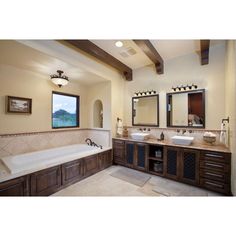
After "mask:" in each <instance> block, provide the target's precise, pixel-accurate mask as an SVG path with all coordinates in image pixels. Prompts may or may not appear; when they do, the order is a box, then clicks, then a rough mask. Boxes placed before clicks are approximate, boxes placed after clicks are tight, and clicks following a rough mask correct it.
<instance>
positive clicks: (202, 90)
mask: <svg viewBox="0 0 236 236" xmlns="http://www.w3.org/2000/svg"><path fill="white" fill-rule="evenodd" d="M180 93H188V94H194V93H202V109H203V125H202V126H190V125H188V126H178V125H171V124H170V115H171V111H169V109H168V106H169V104H170V102H171V99H172V95H174V94H180ZM166 118H167V127H176V128H194V129H204V128H205V123H206V115H205V89H197V90H189V91H180V92H173V93H167V94H166Z"/></svg>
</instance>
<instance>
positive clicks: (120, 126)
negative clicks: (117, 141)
mask: <svg viewBox="0 0 236 236" xmlns="http://www.w3.org/2000/svg"><path fill="white" fill-rule="evenodd" d="M116 128H117V130H116V134H117V135H122V133H123V123H122V120H121V119H119V120H118V121H117V124H116Z"/></svg>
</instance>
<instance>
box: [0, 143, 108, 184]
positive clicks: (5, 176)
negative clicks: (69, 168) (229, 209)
mask: <svg viewBox="0 0 236 236" xmlns="http://www.w3.org/2000/svg"><path fill="white" fill-rule="evenodd" d="M111 149H112V148H111V147H104V148H103V149H100V150H98V151H97V153H101V152H105V151H108V150H111ZM42 151H43V150H42ZM84 157H86V156H84V155H81V156H78V157H69V158H68V157H65V158H64V160H57V161H55V162H54V163H52V164H44V163H41V164H40V166H38V167H36V168H32V169H27V170H24V171H21V172H18V173H15V174H12V173H11V172H10V171H9V169H8V168H7V167H6V166H5V165H4V163H3V161H2V160H1V158H0V183H2V182H5V181H7V180H11V179H15V178H18V177H21V176H25V175H28V174H32V173H34V172H37V171H40V170H44V169H47V168H51V167H54V166H58V165H62V164H64V163H67V162H70V161H73V160H77V159H80V158H84Z"/></svg>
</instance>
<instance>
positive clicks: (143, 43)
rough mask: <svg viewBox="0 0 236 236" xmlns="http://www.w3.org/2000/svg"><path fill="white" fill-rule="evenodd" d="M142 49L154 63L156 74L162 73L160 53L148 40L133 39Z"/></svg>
mask: <svg viewBox="0 0 236 236" xmlns="http://www.w3.org/2000/svg"><path fill="white" fill-rule="evenodd" d="M133 41H134V42H135V43H136V44H137V45H138V46H139V47H140V48H141V49H142V51H143V52H144V53H145V54H146V55H147V56H148V57H149V59H150V60H151V61H152V62H153V63H154V64H155V67H156V72H157V74H163V73H164V62H163V59H162V57H161V56H160V54H159V53H158V52H157V50H156V49H155V48H154V46H153V45H152V43H151V42H150V41H149V40H133Z"/></svg>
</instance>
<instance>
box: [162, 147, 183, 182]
mask: <svg viewBox="0 0 236 236" xmlns="http://www.w3.org/2000/svg"><path fill="white" fill-rule="evenodd" d="M164 152H165V155H164V174H165V176H166V177H168V178H170V179H174V180H177V179H179V153H180V151H179V149H178V148H174V147H166V148H165V150H164Z"/></svg>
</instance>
